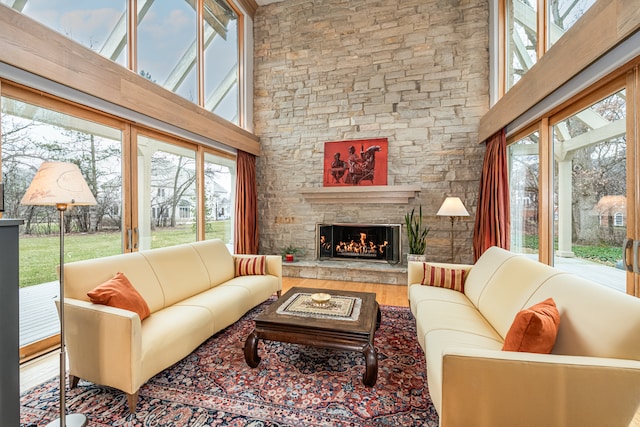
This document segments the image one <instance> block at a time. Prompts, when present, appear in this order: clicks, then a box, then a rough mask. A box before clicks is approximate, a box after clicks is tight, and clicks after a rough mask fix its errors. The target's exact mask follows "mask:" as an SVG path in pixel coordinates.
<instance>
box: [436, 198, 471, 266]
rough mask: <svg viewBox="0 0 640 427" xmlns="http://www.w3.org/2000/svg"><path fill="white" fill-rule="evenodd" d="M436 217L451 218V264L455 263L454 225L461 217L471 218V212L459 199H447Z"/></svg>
mask: <svg viewBox="0 0 640 427" xmlns="http://www.w3.org/2000/svg"><path fill="white" fill-rule="evenodd" d="M436 215H438V216H448V217H449V218H451V262H452V263H453V261H454V259H453V223H454V222H455V220H456V219H460V217H461V216H469V212H467V209H466V208H465V207H464V205H463V204H462V200H460V198H459V197H447V198H446V199H444V202H442V206H440V209H439V210H438V213H437V214H436Z"/></svg>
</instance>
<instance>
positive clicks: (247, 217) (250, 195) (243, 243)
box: [234, 150, 258, 254]
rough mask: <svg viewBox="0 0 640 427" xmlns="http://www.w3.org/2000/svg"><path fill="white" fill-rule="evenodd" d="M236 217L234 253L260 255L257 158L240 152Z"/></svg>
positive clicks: (237, 159)
mask: <svg viewBox="0 0 640 427" xmlns="http://www.w3.org/2000/svg"><path fill="white" fill-rule="evenodd" d="M236 164H237V172H236V173H237V177H236V217H235V222H236V224H235V230H234V234H235V239H234V252H235V253H237V254H257V253H258V183H257V181H256V156H254V155H253V154H249V153H246V152H244V151H240V150H238V155H237V158H236Z"/></svg>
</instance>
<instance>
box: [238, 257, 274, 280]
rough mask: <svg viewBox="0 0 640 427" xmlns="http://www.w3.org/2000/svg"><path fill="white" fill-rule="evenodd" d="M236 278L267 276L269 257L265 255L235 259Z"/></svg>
mask: <svg viewBox="0 0 640 427" xmlns="http://www.w3.org/2000/svg"><path fill="white" fill-rule="evenodd" d="M234 263H235V276H236V277H238V276H254V275H258V276H263V275H265V274H266V265H267V257H266V256H264V255H255V256H242V257H240V256H237V257H234Z"/></svg>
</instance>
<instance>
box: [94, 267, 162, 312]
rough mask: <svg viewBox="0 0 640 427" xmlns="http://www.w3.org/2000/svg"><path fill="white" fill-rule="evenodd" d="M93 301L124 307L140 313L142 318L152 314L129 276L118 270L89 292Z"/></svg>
mask: <svg viewBox="0 0 640 427" xmlns="http://www.w3.org/2000/svg"><path fill="white" fill-rule="evenodd" d="M87 296H88V297H89V299H90V300H91V302H92V303H95V304H104V305H108V306H110V307H117V308H122V309H125V310H129V311H133V312H136V313H138V316H140V320H144V319H146V318H147V317H149V315H150V314H151V311H150V310H149V306H148V305H147V302H146V301H145V300H144V298H142V295H140V293H138V291H137V290H136V288H134V287H133V285H132V284H131V282H130V281H129V279H127V276H125V275H124V274H122V273H120V272H118V273H117V274H116V275H115V276H114V277H113V278H112V279H109V280H107V281H106V282H104V283H103V284H101V285H99V286H97V287H95V288H94V289H93V290H91V291H89V292H87Z"/></svg>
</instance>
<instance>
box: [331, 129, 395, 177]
mask: <svg viewBox="0 0 640 427" xmlns="http://www.w3.org/2000/svg"><path fill="white" fill-rule="evenodd" d="M388 148H389V141H388V140H387V138H374V139H356V140H350V141H333V142H325V143H324V177H323V180H322V182H323V185H324V186H325V187H340V186H357V185H387V161H388V155H389V152H388Z"/></svg>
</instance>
